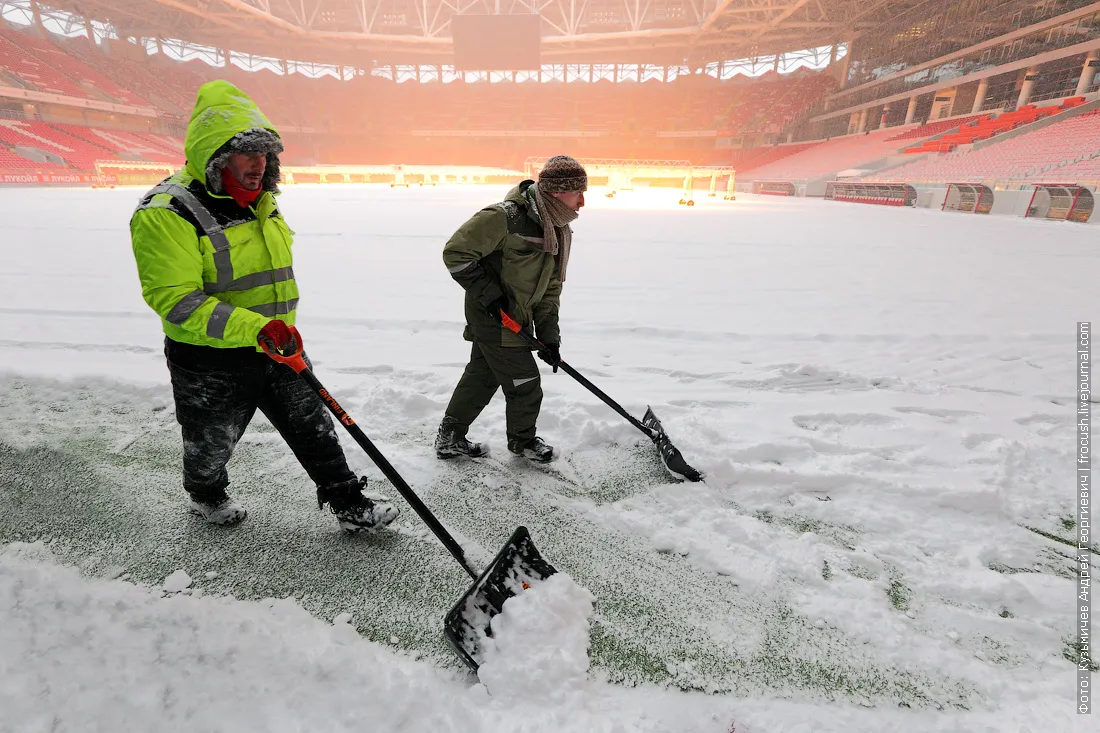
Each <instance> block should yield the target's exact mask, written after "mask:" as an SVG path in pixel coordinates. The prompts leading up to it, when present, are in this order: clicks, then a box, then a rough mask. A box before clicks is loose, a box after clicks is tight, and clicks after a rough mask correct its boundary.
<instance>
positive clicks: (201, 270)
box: [130, 81, 298, 349]
mask: <svg viewBox="0 0 1100 733" xmlns="http://www.w3.org/2000/svg"><path fill="white" fill-rule="evenodd" d="M257 127H262V128H265V129H267V130H269V131H271V132H272V133H275V134H278V133H277V132H276V130H275V128H274V127H273V126H272V125H271V122H269V121H268V119H267V117H265V116H264V114H263V113H262V112H261V111H260V109H259V108H258V107H257V106H256V105H255V103H253V102H252V100H251V99H249V98H248V96H247V95H245V94H244V92H242V91H241V90H239V89H237V88H236V87H235V86H233V85H232V84H230V83H228V82H225V81H212V82H209V83H207V84H203V85H202V87H200V88H199V91H198V98H197V100H196V102H195V109H194V111H193V112H192V114H191V121H190V123H189V124H188V126H187V140H186V143H185V146H184V149H185V153H186V155H187V165H186V167H185V168H184V169H183V170H182V171H180V172H179V173H177V174H175V175H173V176H171V177H169V178H167V179H165V180H164V181H163V182H162V183H160V184H159V185H158V186H156V187H155V188H153V189H152V190H151V191H149V192H148V193H147V194H146V195H145V197H144V198H143V199H142V201H141V203H140V204H139V205H138V208H137V210H136V211H135V212H134V215H133V218H132V219H131V220H130V236H131V244H132V246H133V251H134V258H135V260H136V261H137V269H138V275H139V277H140V279H141V293H142V296H143V297H144V298H145V302H146V303H148V304H149V306H150V307H151V308H152V309H153V310H154V311H156V312H157V314H158V315H160V317H161V321H162V326H163V328H164V333H165V335H167V336H168V337H169V338H170V339H172V340H174V341H180V342H183V343H187V344H196V345H204V346H213V347H217V348H233V347H240V346H253V347H256V348H257V349H258V348H259V347H258V346H257V344H256V338H257V336H258V335H259V332H260V329H261V328H263V326H264V325H265V324H266V323H267V322H268V321H269V320H271V319H272V318H278V319H279V320H282V321H285V322H286V323H287V324H293V323H294V317H295V312H296V308H297V304H298V286H297V284H296V283H295V282H294V271H293V270H292V268H291V265H292V258H291V244H292V242H293V236H292V235H293V232H292V231H291V230H290V229H289V228H288V227H287V225H286V223H285V222H284V221H283V218H282V216H281V214H280V213H279V210H278V207H277V206H276V204H275V198H274V193H275V184H276V183H277V178H278V169H277V165H278V162H277V160H274V161H272V156H269V169H271V168H272V165H271V163H272V162H274V163H275V166H274V169H273V170H269V171H268V173H270V174H273V175H265V177H264V189H265V190H264V192H263V193H262V194H260V197H259V198H257V199H256V201H255V202H254V203H253V204H252V205H251V206H250V207H249V208H247V209H246V208H244V207H241V206H238V205H237V203H236V202H235V201H234V200H233V199H232V198H231V197H230V196H228V195H226V194H224V193H221V194H216V193H214V192H213V191H212V190H211V189H210V187H209V186H208V185H207V180H206V170H207V164H208V162H209V161H210V159H211V158H212V157H213V156H214V155H215V153H216V152H218V150H219V148H221V147H222V146H223V145H225V144H226V143H227V142H228V141H229V140H230V139H231V138H233V137H234V136H235V135H237V134H238V133H241V132H244V131H247V130H252V129H254V128H257Z"/></svg>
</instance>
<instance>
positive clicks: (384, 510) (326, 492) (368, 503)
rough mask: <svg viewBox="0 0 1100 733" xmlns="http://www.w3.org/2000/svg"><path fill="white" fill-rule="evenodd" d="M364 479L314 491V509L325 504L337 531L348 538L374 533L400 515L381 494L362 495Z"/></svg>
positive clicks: (364, 484) (365, 480) (364, 486)
mask: <svg viewBox="0 0 1100 733" xmlns="http://www.w3.org/2000/svg"><path fill="white" fill-rule="evenodd" d="M366 486H367V479H366V477H363V478H361V479H357V480H355V481H353V482H348V483H346V484H337V485H335V486H327V487H324V488H319V489H317V505H318V506H319V507H323V506H324V505H325V504H328V506H329V509H331V510H332V513H333V514H335V515H336V521H338V522H339V523H340V528H341V529H342V530H344V531H345V532H348V533H349V534H355V533H357V532H377V531H378V530H380V529H383V528H385V527H386V525H388V524H389V523H390V522H392V521H393V520H395V519H397V515H398V514H400V512H399V511H398V509H397V507H395V506H394V505H393V504H391V503H390V502H389V499H387V498H386V497H384V496H382V495H381V494H373V493H364V492H363V489H364V488H366Z"/></svg>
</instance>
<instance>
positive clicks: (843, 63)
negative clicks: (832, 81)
mask: <svg viewBox="0 0 1100 733" xmlns="http://www.w3.org/2000/svg"><path fill="white" fill-rule="evenodd" d="M855 42H856V39H855V38H852V39H850V40H849V41H848V53H847V54H845V56H844V58H842V59H841V60H840V63H839V64H834V65H833V66H834V68H835V73H836V80H837V84H838V85H839V87H840V88H841V89H844V88H845V87H847V86H848V64H849V63H850V62H851V60H852V49H853V47H854V46H855Z"/></svg>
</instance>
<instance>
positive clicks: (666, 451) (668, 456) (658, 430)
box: [499, 311, 704, 481]
mask: <svg viewBox="0 0 1100 733" xmlns="http://www.w3.org/2000/svg"><path fill="white" fill-rule="evenodd" d="M499 320H500V322H501V323H502V324H503V325H504V327H505V328H507V329H508V330H509V331H511V332H512V333H514V334H516V335H517V336H519V337H520V338H522V339H523V340H524V341H526V342H527V343H529V344H531V346H534V347H535V348H536V349H538V350H539V351H541V352H544V349H545V348H546V347H545V346H543V344H542V342H541V341H539V340H538V339H537V338H535V337H534V336H532V335H531V334H530V333H529V332H527V331H525V330H524V329H523V327H522V326H520V325H519V323H517V322H516V320H515V319H514V318H512V317H511V316H510V315H508V314H507V313H505V312H504V311H501V312H500V319H499ZM544 353H545V352H544ZM558 366H560V367H561V368H562V369H564V370H565V373H566V374H568V375H569V376H571V377H573V379H576V380H577V381H578V382H580V383H581V384H582V385H584V386H585V387H586V388H587V389H588V391H590V392H591V393H592V394H594V395H596V396H597V397H599V398H600V399H601V400H603V401H604V402H605V403H607V406H608V407H610V408H611V409H612V410H614V411H615V412H617V413H619V414H620V415H622V416H623V417H625V418H626V419H627V422H629V423H630V424H631V425H633V426H634V427H636V428H638V430H641V431H642V432H643V433H645V436H646V437H647V438H649V439H650V440H652V441H653V444H654V445H656V446H657V452H658V453H659V454H660V456H661V463H663V464H664V465H665V468H666V469H668V472H669V473H671V474H672V475H673V477H675V478H678V479H680V480H681V481H684V480H687V481H702V480H703V478H704V477H703V474H701V473H699V472H698V471H696V470H695V469H694V468H692V467H691V466H689V465H688V463H687V461H685V460H684V457H683V455H681V454H680V451H679V450H677V449H676V446H674V445H673V444H672V440H670V439H669V437H668V433H666V432H665V429H664V427H663V426H662V425H661V421H660V420H658V419H657V416H656V415H654V414H653V408H652V407H649V406H648V405H647V406H646V411H645V415H643V416H642V419H641V420H640V421H639V420H638V419H637V418H635V417H634V416H633V415H631V414H630V413H629V412H627V411H626V410H624V409H623V408H622V405H620V404H619V403H618V402H616V401H615V400H613V399H611V398H610V397H608V396H607V395H606V394H604V392H603V390H601V389H600V388H599V387H597V386H596V385H594V384H592V382H589V381H588V380H587V379H586V378H585V377H584V375H582V374H581V373H580V372H578V371H577V370H576V369H574V368H573V367H571V366H569V365H568V364H566V363H565V362H564V361H561V360H560V359H559V360H558Z"/></svg>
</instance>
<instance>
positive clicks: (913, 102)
mask: <svg viewBox="0 0 1100 733" xmlns="http://www.w3.org/2000/svg"><path fill="white" fill-rule="evenodd" d="M916 116H917V95H916V94H914V95H913V96H911V97H909V106H908V107H907V108H906V110H905V124H907V125H911V124H913V118H914V117H916Z"/></svg>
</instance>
